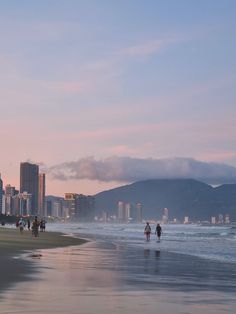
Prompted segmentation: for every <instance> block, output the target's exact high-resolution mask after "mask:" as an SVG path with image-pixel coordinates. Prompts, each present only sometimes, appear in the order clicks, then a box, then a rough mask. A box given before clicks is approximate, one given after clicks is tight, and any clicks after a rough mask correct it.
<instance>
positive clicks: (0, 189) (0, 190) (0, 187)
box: [0, 173, 3, 214]
mask: <svg viewBox="0 0 236 314" xmlns="http://www.w3.org/2000/svg"><path fill="white" fill-rule="evenodd" d="M2 186H3V183H2V179H1V173H0V214H1V213H2V197H3V189H2Z"/></svg>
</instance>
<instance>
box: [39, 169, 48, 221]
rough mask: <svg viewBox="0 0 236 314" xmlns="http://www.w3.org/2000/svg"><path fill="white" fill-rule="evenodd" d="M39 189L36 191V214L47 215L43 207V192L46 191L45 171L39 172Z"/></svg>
mask: <svg viewBox="0 0 236 314" xmlns="http://www.w3.org/2000/svg"><path fill="white" fill-rule="evenodd" d="M38 180H39V183H38V185H39V191H38V215H39V216H40V217H45V216H46V215H47V213H46V210H45V209H46V208H45V192H46V179H45V173H40V174H39V177H38Z"/></svg>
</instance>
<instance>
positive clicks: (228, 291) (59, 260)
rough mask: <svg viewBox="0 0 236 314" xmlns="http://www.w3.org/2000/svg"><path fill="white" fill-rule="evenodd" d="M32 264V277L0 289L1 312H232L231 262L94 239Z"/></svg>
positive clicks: (45, 255)
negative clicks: (208, 259)
mask: <svg viewBox="0 0 236 314" xmlns="http://www.w3.org/2000/svg"><path fill="white" fill-rule="evenodd" d="M27 259H28V258H27ZM134 261H135V262H134ZM33 264H34V266H33V270H34V271H35V270H36V272H35V276H34V278H35V280H30V281H28V282H27V281H21V282H19V283H18V284H16V285H14V286H13V287H12V288H11V289H9V290H8V291H6V293H4V295H3V299H2V302H1V313H3V314H5V313H6V314H7V313H19V312H24V313H25V314H30V313H32V312H34V311H35V307H36V308H37V313H51V314H58V313H61V314H64V313H70V314H78V313H86V314H87V313H89V314H95V313H104V314H107V313H111V312H112V313H114V314H120V313H123V314H129V313H133V312H135V313H137V314H143V313H145V312H148V313H150V314H154V313H156V312H157V310H158V313H162V314H170V313H171V314H172V313H176V314H183V313H191V314H201V313H208V314H223V313H227V314H231V313H232V314H233V313H234V312H235V305H236V303H235V291H236V290H235V289H236V286H235V283H234V280H233V276H234V274H235V269H234V267H232V265H229V268H228V267H226V268H225V267H224V269H222V265H221V264H219V263H217V262H216V263H213V264H212V263H210V264H208V265H207V264H206V263H205V260H202V259H199V258H194V257H192V256H184V255H181V254H177V253H168V252H162V251H153V250H152V249H150V250H149V249H148V248H147V249H142V248H135V247H132V248H130V247H128V246H126V245H120V244H119V243H113V242H112V243H111V242H109V241H104V240H100V239H97V240H96V241H89V242H87V243H86V244H85V245H82V246H72V247H70V248H68V249H67V248H66V249H63V248H55V249H49V250H45V251H44V252H43V258H42V259H34V263H33ZM37 270H42V271H40V273H39V272H37ZM220 272H222V273H221V276H220V277H219V274H220ZM25 291H27V293H25Z"/></svg>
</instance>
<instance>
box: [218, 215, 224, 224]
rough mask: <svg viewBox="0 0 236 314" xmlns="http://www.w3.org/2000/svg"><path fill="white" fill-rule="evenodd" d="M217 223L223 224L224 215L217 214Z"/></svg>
mask: <svg viewBox="0 0 236 314" xmlns="http://www.w3.org/2000/svg"><path fill="white" fill-rule="evenodd" d="M218 223H219V224H223V223H224V216H223V215H222V214H219V217H218Z"/></svg>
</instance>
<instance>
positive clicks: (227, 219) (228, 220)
mask: <svg viewBox="0 0 236 314" xmlns="http://www.w3.org/2000/svg"><path fill="white" fill-rule="evenodd" d="M229 223H230V219H229V215H228V214H227V215H225V224H229Z"/></svg>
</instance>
